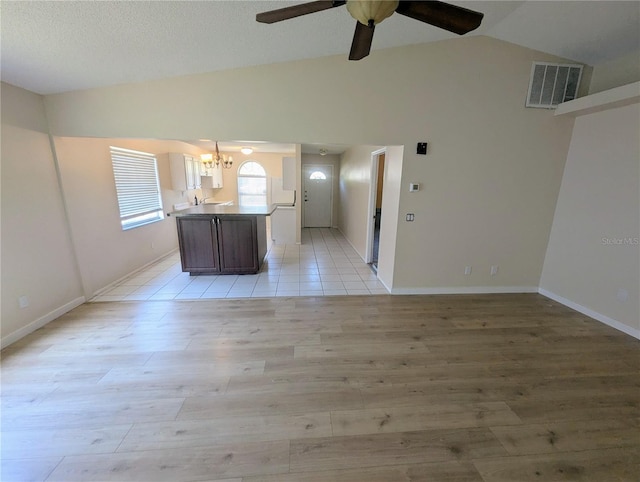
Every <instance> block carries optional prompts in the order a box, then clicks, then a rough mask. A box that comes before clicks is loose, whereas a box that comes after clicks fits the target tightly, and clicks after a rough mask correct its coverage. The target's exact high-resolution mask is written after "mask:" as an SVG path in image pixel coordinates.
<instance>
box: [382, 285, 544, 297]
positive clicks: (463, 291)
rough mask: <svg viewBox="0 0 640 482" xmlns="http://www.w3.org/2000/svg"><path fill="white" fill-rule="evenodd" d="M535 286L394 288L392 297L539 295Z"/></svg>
mask: <svg viewBox="0 0 640 482" xmlns="http://www.w3.org/2000/svg"><path fill="white" fill-rule="evenodd" d="M537 292H538V288H537V287H535V286H451V287H442V288H440V287H438V288H393V289H392V290H391V294H392V295H468V294H499V293H537Z"/></svg>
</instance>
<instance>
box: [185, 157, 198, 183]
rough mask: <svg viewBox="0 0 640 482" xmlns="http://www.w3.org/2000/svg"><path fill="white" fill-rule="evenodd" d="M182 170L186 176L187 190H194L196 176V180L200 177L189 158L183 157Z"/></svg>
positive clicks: (191, 158) (191, 159)
mask: <svg viewBox="0 0 640 482" xmlns="http://www.w3.org/2000/svg"><path fill="white" fill-rule="evenodd" d="M184 170H185V173H186V176H187V189H196V175H197V177H198V180H199V179H200V175H199V174H198V173H197V172H196V164H195V162H194V160H193V157H191V156H184Z"/></svg>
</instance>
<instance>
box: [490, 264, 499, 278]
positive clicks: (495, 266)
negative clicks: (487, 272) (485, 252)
mask: <svg viewBox="0 0 640 482" xmlns="http://www.w3.org/2000/svg"><path fill="white" fill-rule="evenodd" d="M497 274H498V265H497V264H494V265H493V266H492V267H491V276H495V275H497Z"/></svg>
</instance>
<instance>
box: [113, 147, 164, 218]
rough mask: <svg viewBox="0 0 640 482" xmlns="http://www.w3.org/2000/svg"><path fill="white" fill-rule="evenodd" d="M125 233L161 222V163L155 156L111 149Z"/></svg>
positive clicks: (117, 148)
mask: <svg viewBox="0 0 640 482" xmlns="http://www.w3.org/2000/svg"><path fill="white" fill-rule="evenodd" d="M110 150H111V163H112V165H113V177H114V179H115V183H116V193H117V196H118V206H119V207H120V223H121V225H122V229H123V230H127V229H132V228H137V227H138V226H144V225H145V224H149V223H155V222H157V221H162V220H163V219H164V215H163V212H162V197H161V196H160V182H159V179H158V162H157V160H156V157H155V156H154V155H153V154H149V153H146V152H139V151H132V150H130V149H122V148H120V147H113V146H110Z"/></svg>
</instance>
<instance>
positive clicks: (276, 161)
mask: <svg viewBox="0 0 640 482" xmlns="http://www.w3.org/2000/svg"><path fill="white" fill-rule="evenodd" d="M221 154H225V155H231V156H232V157H233V166H232V167H231V168H230V169H223V170H222V180H223V187H222V189H205V190H204V194H205V196H207V199H208V198H213V200H214V201H219V202H225V201H233V202H234V203H237V202H238V169H240V166H241V165H242V164H243V163H244V162H246V161H256V162H258V163H259V164H260V165H261V166H262V167H264V170H265V171H266V172H267V202H271V179H272V178H282V158H283V157H293V156H294V154H293V153H288V154H287V153H271V152H262V153H261V152H254V153H253V154H251V155H249V156H245V155H244V154H241V153H239V152H224V153H222V152H221Z"/></svg>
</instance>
